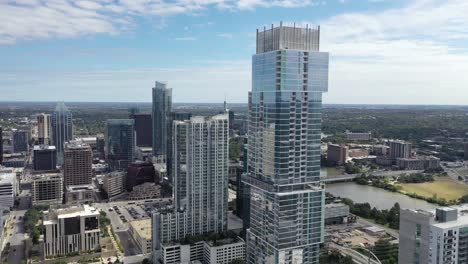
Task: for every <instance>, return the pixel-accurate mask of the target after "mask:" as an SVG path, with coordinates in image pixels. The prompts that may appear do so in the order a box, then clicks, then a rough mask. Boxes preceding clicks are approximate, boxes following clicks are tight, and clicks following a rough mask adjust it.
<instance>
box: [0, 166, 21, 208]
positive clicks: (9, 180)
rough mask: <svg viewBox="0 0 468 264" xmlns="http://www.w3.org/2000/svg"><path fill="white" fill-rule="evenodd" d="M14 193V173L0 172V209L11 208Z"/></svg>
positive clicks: (13, 201) (15, 189)
mask: <svg viewBox="0 0 468 264" xmlns="http://www.w3.org/2000/svg"><path fill="white" fill-rule="evenodd" d="M16 193H17V186H16V173H13V172H0V207H5V208H10V209H11V208H13V206H14V203H15V197H16Z"/></svg>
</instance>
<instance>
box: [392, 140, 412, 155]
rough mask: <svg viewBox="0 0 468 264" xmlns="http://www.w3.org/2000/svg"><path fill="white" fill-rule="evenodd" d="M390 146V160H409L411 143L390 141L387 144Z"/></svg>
mask: <svg viewBox="0 0 468 264" xmlns="http://www.w3.org/2000/svg"><path fill="white" fill-rule="evenodd" d="M389 145H390V155H389V156H390V158H392V159H397V158H404V159H409V158H410V157H411V143H408V142H405V141H402V140H392V141H390V142H389Z"/></svg>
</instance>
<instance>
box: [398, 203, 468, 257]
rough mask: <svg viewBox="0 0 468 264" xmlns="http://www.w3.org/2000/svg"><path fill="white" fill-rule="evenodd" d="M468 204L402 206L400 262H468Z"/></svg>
mask: <svg viewBox="0 0 468 264" xmlns="http://www.w3.org/2000/svg"><path fill="white" fill-rule="evenodd" d="M467 210H468V206H467V205H461V206H456V207H444V208H438V209H436V210H435V212H434V211H425V210H413V209H402V210H401V211H400V237H399V246H400V250H399V254H398V263H400V264H408V263H421V264H422V263H425V264H426V263H427V264H437V263H444V264H462V263H468V215H467V214H466V212H467Z"/></svg>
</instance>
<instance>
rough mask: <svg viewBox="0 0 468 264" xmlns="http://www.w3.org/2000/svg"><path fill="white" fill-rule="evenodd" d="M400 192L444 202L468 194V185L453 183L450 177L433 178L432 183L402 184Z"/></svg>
mask: <svg viewBox="0 0 468 264" xmlns="http://www.w3.org/2000/svg"><path fill="white" fill-rule="evenodd" d="M400 185H401V186H402V190H403V191H405V192H407V193H416V194H418V195H421V196H425V197H429V198H430V197H433V196H434V194H436V195H437V197H438V198H445V199H446V200H456V199H458V198H460V197H462V196H463V195H466V194H468V185H466V184H463V183H459V182H456V181H454V180H453V179H452V178H450V177H435V181H434V182H425V183H403V184H400Z"/></svg>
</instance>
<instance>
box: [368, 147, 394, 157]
mask: <svg viewBox="0 0 468 264" xmlns="http://www.w3.org/2000/svg"><path fill="white" fill-rule="evenodd" d="M389 150H390V147H389V146H387V145H373V146H372V148H371V154H372V155H375V156H385V155H388V154H389Z"/></svg>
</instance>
